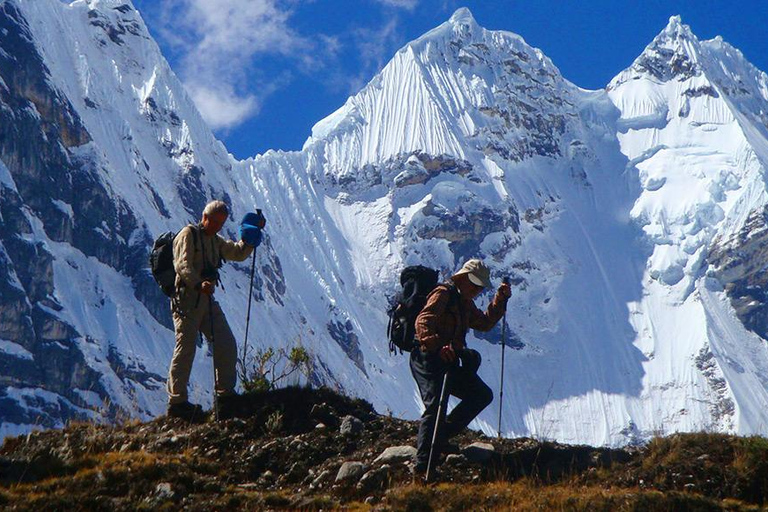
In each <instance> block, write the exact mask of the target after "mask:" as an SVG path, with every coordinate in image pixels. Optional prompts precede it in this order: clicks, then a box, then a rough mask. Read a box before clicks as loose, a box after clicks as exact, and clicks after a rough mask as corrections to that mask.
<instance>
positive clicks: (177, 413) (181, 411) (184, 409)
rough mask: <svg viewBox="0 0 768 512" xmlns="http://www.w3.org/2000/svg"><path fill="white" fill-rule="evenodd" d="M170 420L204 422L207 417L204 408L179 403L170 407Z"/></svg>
mask: <svg viewBox="0 0 768 512" xmlns="http://www.w3.org/2000/svg"><path fill="white" fill-rule="evenodd" d="M168 417H169V418H180V419H182V420H187V421H202V419H203V418H204V417H205V413H204V412H203V408H202V406H200V405H197V404H191V403H189V402H179V403H177V404H170V405H169V406H168Z"/></svg>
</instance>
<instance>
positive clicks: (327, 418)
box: [309, 404, 339, 425]
mask: <svg viewBox="0 0 768 512" xmlns="http://www.w3.org/2000/svg"><path fill="white" fill-rule="evenodd" d="M309 417H310V418H312V419H313V420H317V421H319V422H321V423H325V424H326V425H338V422H339V420H338V418H337V417H336V415H335V414H334V413H333V409H331V408H330V407H329V406H328V404H315V405H313V406H312V410H311V411H310V412H309Z"/></svg>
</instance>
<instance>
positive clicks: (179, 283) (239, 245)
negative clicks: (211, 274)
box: [173, 225, 253, 298]
mask: <svg viewBox="0 0 768 512" xmlns="http://www.w3.org/2000/svg"><path fill="white" fill-rule="evenodd" d="M193 229H194V230H195V231H196V233H193V232H192V230H193ZM195 239H196V240H195ZM251 252H253V247H251V246H249V245H248V244H246V243H245V242H243V241H242V240H240V241H239V242H233V241H231V240H226V239H225V238H222V237H221V236H219V235H218V234H216V235H213V236H208V235H206V234H205V232H204V231H203V229H202V228H201V227H200V226H193V225H189V226H186V227H185V228H183V229H182V230H181V231H179V233H178V235H176V238H175V239H174V240H173V267H174V268H175V269H176V293H177V296H178V297H179V298H182V297H183V296H185V295H190V294H191V293H192V292H196V291H197V289H198V288H199V285H200V283H202V282H203V280H204V279H203V271H204V269H206V268H209V269H212V270H216V269H217V268H218V266H219V261H220V259H221V258H224V259H226V260H232V261H243V260H245V259H247V258H248V256H250V255H251Z"/></svg>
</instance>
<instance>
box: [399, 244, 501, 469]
mask: <svg viewBox="0 0 768 512" xmlns="http://www.w3.org/2000/svg"><path fill="white" fill-rule="evenodd" d="M490 274H491V272H490V270H489V269H488V267H487V266H486V265H485V264H484V263H483V262H482V261H480V260H478V259H472V260H469V261H467V262H466V263H465V264H464V266H463V267H461V270H459V271H458V272H457V273H456V274H454V275H453V276H452V277H451V279H450V281H449V282H447V283H444V284H441V285H438V286H437V288H435V289H434V290H433V291H432V292H431V293H430V294H429V297H428V298H427V304H426V305H425V306H424V309H422V310H421V313H419V316H418V317H417V318H416V339H417V342H416V347H415V348H414V349H413V351H412V352H411V361H410V363H411V373H412V374H413V378H414V379H415V380H416V384H417V385H418V386H419V392H420V393H421V400H422V401H423V402H424V413H423V414H422V416H421V423H420V425H419V435H418V446H417V454H416V460H415V467H414V470H415V473H416V474H419V475H420V474H423V473H424V472H425V471H426V468H427V463H428V461H429V451H430V443H431V437H432V432H433V430H434V428H435V421H436V419H437V415H438V407H439V400H440V392H441V387H442V383H443V377H444V376H445V372H446V371H449V369H450V371H451V373H450V375H449V378H448V389H447V392H448V393H449V394H451V395H453V396H456V397H458V398H460V399H461V402H460V403H459V404H458V405H457V406H456V407H455V408H454V409H453V410H452V411H451V413H450V414H449V415H448V416H447V417H446V419H445V423H444V424H442V425H441V427H440V430H439V432H438V438H437V442H436V444H435V449H434V454H433V463H434V462H435V461H436V459H437V457H438V456H439V455H440V453H441V452H443V451H445V450H446V449H448V448H450V445H449V444H448V440H449V439H450V438H451V437H453V436H454V435H456V434H458V433H459V432H461V431H462V430H463V429H464V428H465V427H466V426H467V425H468V424H469V423H470V422H471V421H472V420H473V419H474V418H475V417H476V416H477V415H478V414H480V412H481V411H482V410H483V409H485V408H486V407H487V406H488V404H490V403H491V401H492V400H493V391H491V388H489V387H488V386H487V385H486V384H485V382H483V380H482V379H481V378H480V377H479V376H478V375H477V369H478V367H479V366H480V354H479V353H477V352H476V351H474V350H467V348H466V335H467V331H468V330H469V329H476V330H479V331H489V330H491V329H492V328H493V326H494V325H496V323H497V322H498V321H499V320H500V319H501V318H502V316H504V312H505V311H506V307H507V300H508V299H509V297H510V295H511V293H512V292H511V289H510V287H509V285H508V284H502V285H501V286H500V287H499V289H498V291H497V292H496V296H495V297H494V298H493V300H492V301H491V304H490V305H489V306H488V310H487V311H486V312H482V311H480V310H479V309H478V308H477V306H475V303H474V299H475V297H477V296H478V295H479V294H480V293H481V292H482V291H483V290H485V289H486V288H490V287H491V280H490ZM459 358H461V362H462V364H461V366H457V365H456V363H457V360H458V359H459Z"/></svg>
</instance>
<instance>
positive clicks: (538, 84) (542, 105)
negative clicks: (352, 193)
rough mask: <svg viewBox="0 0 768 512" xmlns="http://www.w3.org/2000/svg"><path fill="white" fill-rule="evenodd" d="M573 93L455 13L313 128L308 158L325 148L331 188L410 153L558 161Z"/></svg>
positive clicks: (515, 48) (505, 41)
mask: <svg viewBox="0 0 768 512" xmlns="http://www.w3.org/2000/svg"><path fill="white" fill-rule="evenodd" d="M531 84H534V85H533V86H532V85H531ZM574 90H575V88H574V87H573V86H572V85H571V84H570V83H569V82H567V81H566V80H564V79H563V77H562V76H561V74H560V72H559V70H558V69H557V68H556V67H555V66H554V65H553V64H552V62H551V61H550V59H549V58H547V57H546V56H545V55H544V54H543V53H542V52H541V51H540V50H538V49H535V48H533V47H531V46H529V45H528V44H526V43H525V41H524V40H523V39H522V38H521V37H520V36H518V35H516V34H513V33H511V32H505V31H490V30H486V29H484V28H482V27H480V26H479V25H477V23H476V22H475V20H474V18H473V17H472V14H471V12H470V11H469V10H468V9H459V10H458V11H456V13H455V14H454V15H453V16H452V17H451V18H450V20H449V21H447V22H445V23H443V24H441V25H440V26H438V27H437V28H435V29H433V30H431V31H429V32H427V33H426V34H424V35H423V36H421V37H419V38H418V39H416V40H414V41H412V42H410V43H408V44H407V45H405V46H404V47H403V48H402V49H401V50H399V51H398V52H397V53H396V54H395V56H394V58H393V59H392V60H391V61H390V62H389V63H388V64H387V65H386V66H385V67H384V69H383V70H382V71H381V73H379V75H377V76H376V77H374V79H373V80H372V81H371V82H370V83H369V84H368V85H367V86H366V87H365V88H364V89H363V90H362V91H361V92H360V93H358V94H357V95H356V96H354V97H352V98H350V99H349V100H348V101H347V102H346V103H345V105H344V106H343V107H342V108H340V109H339V110H338V111H337V112H335V113H333V114H331V115H330V116H328V117H327V118H326V119H324V120H322V121H320V122H319V123H317V124H316V125H315V127H314V128H313V130H312V136H311V137H310V138H309V139H308V141H307V143H306V144H305V146H304V148H305V149H307V148H309V147H311V146H316V149H317V150H320V149H319V148H320V146H322V147H323V148H324V149H322V150H321V151H323V152H324V153H325V154H327V155H329V158H328V163H327V167H326V169H325V174H326V175H329V176H332V181H334V182H338V181H348V180H349V177H351V176H356V175H358V174H359V170H360V169H361V168H362V167H363V166H365V165H367V164H370V163H373V162H382V161H385V160H387V159H390V158H400V155H406V157H407V155H409V154H413V153H414V152H415V151H421V152H424V153H426V154H430V155H435V156H437V155H452V156H453V157H457V158H461V159H463V158H466V156H467V154H466V152H467V148H468V147H476V148H477V149H479V150H481V151H486V152H487V153H489V154H490V153H494V154H502V155H504V157H505V158H506V157H512V158H514V159H517V160H520V159H522V158H523V157H525V156H530V155H533V154H554V153H557V152H558V148H557V145H558V143H557V141H556V139H557V133H556V132H561V131H562V129H563V127H564V125H565V122H564V118H563V116H566V117H568V116H573V115H574V112H573V109H572V106H573V102H572V100H571V95H572V94H573V91H574ZM532 112H536V114H531V113H532ZM539 115H540V116H541V118H542V119H541V120H538V121H535V122H534V121H531V118H535V117H536V116H539ZM468 140H472V141H473V142H471V143H469V144H467V143H465V142H466V141H468ZM376 179H378V178H376Z"/></svg>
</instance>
